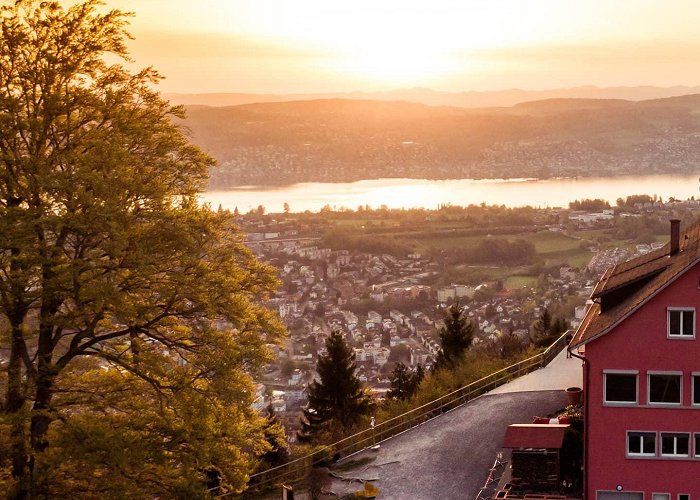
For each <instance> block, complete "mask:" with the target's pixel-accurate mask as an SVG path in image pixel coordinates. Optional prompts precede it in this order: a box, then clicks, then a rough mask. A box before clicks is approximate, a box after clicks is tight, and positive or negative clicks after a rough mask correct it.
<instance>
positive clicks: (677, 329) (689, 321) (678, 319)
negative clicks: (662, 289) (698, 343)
mask: <svg viewBox="0 0 700 500" xmlns="http://www.w3.org/2000/svg"><path fill="white" fill-rule="evenodd" d="M668 336H669V337H673V338H693V337H695V309H683V308H680V307H678V308H669V309H668Z"/></svg>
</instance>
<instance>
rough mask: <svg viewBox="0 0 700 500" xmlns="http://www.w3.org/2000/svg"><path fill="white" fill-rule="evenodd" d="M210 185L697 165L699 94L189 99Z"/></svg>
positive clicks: (680, 169) (665, 169) (688, 168)
mask: <svg viewBox="0 0 700 500" xmlns="http://www.w3.org/2000/svg"><path fill="white" fill-rule="evenodd" d="M186 125H187V126H188V128H189V130H190V131H191V133H192V137H193V140H194V141H195V142H197V143H198V144H200V145H201V146H202V147H203V148H204V149H205V150H207V151H209V152H210V153H211V154H212V155H214V156H215V157H216V158H217V159H218V160H219V163H220V167H219V168H217V169H215V170H214V171H213V172H212V177H211V188H213V189H214V188H219V189H221V188H227V187H234V186H241V185H254V184H263V185H265V184H267V185H269V184H287V183H295V182H313V181H321V182H347V181H354V180H360V179H375V178H382V177H408V178H429V179H446V178H512V177H537V178H547V177H572V176H591V175H623V174H641V173H684V174H685V173H697V172H698V171H700V168H699V167H698V158H700V94H693V95H685V96H679V97H670V98H663V99H650V100H643V101H631V100H623V99H546V100H539V101H532V102H524V103H520V104H517V105H515V106H510V107H487V108H463V107H448V106H428V105H426V104H421V103H413V102H396V101H377V100H351V99H321V100H305V101H290V102H267V103H255V104H243V105H238V106H227V107H208V106H201V105H198V106H190V107H188V119H187V121H186Z"/></svg>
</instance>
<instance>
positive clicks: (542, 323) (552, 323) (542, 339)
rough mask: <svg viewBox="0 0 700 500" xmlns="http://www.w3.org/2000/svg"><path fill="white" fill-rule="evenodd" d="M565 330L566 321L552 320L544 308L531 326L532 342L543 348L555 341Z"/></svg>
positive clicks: (547, 310) (560, 319)
mask: <svg viewBox="0 0 700 500" xmlns="http://www.w3.org/2000/svg"><path fill="white" fill-rule="evenodd" d="M566 328H567V324H566V320H564V319H562V318H552V315H551V313H550V312H549V309H547V308H546V307H545V308H544V311H542V314H541V315H540V317H539V318H537V321H535V323H534V324H533V325H532V333H531V337H532V342H533V343H534V344H535V345H536V346H538V347H544V346H547V345H549V344H551V343H552V342H554V341H555V340H556V338H557V337H558V336H559V335H561V334H562V333H563V332H564V331H565V330H566Z"/></svg>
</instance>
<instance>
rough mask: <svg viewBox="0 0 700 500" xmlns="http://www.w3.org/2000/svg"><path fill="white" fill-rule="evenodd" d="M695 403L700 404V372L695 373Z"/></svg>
mask: <svg viewBox="0 0 700 500" xmlns="http://www.w3.org/2000/svg"><path fill="white" fill-rule="evenodd" d="M693 404H694V405H700V374H697V373H693Z"/></svg>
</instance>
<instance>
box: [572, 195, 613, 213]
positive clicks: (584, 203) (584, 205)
mask: <svg viewBox="0 0 700 500" xmlns="http://www.w3.org/2000/svg"><path fill="white" fill-rule="evenodd" d="M569 208H570V209H571V210H586V211H589V212H595V211H596V210H605V209H606V208H610V203H608V202H607V201H606V200H602V199H600V198H596V199H594V200H590V199H583V200H575V201H572V202H571V203H569Z"/></svg>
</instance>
